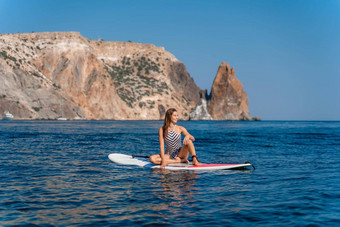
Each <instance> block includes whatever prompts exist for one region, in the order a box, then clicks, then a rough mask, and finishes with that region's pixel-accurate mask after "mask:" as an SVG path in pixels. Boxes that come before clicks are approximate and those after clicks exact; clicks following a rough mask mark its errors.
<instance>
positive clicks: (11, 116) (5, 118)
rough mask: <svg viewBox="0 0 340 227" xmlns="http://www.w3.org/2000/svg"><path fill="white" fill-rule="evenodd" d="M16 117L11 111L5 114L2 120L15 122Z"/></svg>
mask: <svg viewBox="0 0 340 227" xmlns="http://www.w3.org/2000/svg"><path fill="white" fill-rule="evenodd" d="M13 119H14V116H13V114H11V113H10V112H9V111H5V112H4V116H3V117H2V120H13Z"/></svg>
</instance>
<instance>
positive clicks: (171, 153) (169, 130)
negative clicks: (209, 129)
mask: <svg viewBox="0 0 340 227" xmlns="http://www.w3.org/2000/svg"><path fill="white" fill-rule="evenodd" d="M177 120H178V113H177V110H176V109H174V108H170V109H168V110H167V111H166V113H165V118H164V125H163V126H162V127H160V129H159V132H158V135H159V145H160V154H155V155H152V156H151V157H150V161H151V162H152V163H154V164H157V165H161V168H164V167H165V166H166V165H168V164H171V163H180V162H187V163H188V162H189V161H188V156H189V153H190V154H191V156H192V163H193V164H194V165H199V162H198V160H197V156H196V151H195V147H194V144H193V141H195V138H194V137H193V136H192V135H190V134H189V133H188V131H187V130H186V129H185V128H184V127H182V126H179V125H175V124H176V123H177ZM182 133H183V135H184V136H185V137H184V139H183V146H182V144H181V134H182ZM164 142H165V145H166V150H165V153H164Z"/></svg>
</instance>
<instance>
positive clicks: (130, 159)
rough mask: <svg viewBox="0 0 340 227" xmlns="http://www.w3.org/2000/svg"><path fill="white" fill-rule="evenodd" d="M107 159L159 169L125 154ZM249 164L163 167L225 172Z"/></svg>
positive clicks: (110, 155) (141, 158)
mask: <svg viewBox="0 0 340 227" xmlns="http://www.w3.org/2000/svg"><path fill="white" fill-rule="evenodd" d="M109 159H110V160H111V161H112V162H114V163H117V164H121V165H135V166H140V167H150V168H160V167H161V166H160V165H155V164H153V163H151V162H150V161H149V159H148V158H144V157H133V156H131V155H126V154H118V153H115V154H109ZM251 166H252V164H251V163H237V164H203V163H201V164H200V165H192V164H189V165H188V164H186V163H175V164H169V165H167V166H165V169H168V170H198V171H202V170H227V169H242V168H246V167H251Z"/></svg>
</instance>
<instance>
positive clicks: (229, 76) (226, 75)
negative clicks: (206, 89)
mask: <svg viewBox="0 0 340 227" xmlns="http://www.w3.org/2000/svg"><path fill="white" fill-rule="evenodd" d="M208 112H209V113H210V115H211V117H212V119H214V120H251V118H250V114H249V110H248V97H247V94H246V93H245V91H244V90H243V86H242V84H241V82H240V81H239V80H238V79H236V77H235V70H234V68H230V66H229V64H228V63H226V62H222V63H221V64H220V66H219V68H218V70H217V74H216V77H215V80H214V83H213V85H212V88H211V94H210V100H209V101H208Z"/></svg>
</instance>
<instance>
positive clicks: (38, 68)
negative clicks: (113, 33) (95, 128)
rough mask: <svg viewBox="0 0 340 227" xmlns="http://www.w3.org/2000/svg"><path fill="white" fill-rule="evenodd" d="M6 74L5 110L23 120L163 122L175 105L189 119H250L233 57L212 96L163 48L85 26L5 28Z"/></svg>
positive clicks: (0, 107)
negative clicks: (92, 32)
mask: <svg viewBox="0 0 340 227" xmlns="http://www.w3.org/2000/svg"><path fill="white" fill-rule="evenodd" d="M0 79H1V81H2V82H1V83H0V113H3V112H4V111H5V110H9V111H10V112H11V113H12V114H13V115H14V117H15V119H56V118H58V117H66V118H68V119H114V120H158V119H163V118H164V114H165V112H166V110H167V109H168V108H170V107H174V108H176V109H177V110H178V114H179V118H180V119H183V120H188V119H189V115H190V119H192V120H248V119H250V118H249V111H248V99H247V95H246V93H245V92H244V91H243V87H242V84H241V83H240V81H238V80H237V79H236V78H235V72H234V69H233V68H231V69H230V67H229V65H228V64H227V63H222V64H221V65H220V67H219V70H218V72H217V75H216V78H215V81H214V84H213V86H212V90H211V94H210V95H209V96H208V95H207V94H206V90H201V89H200V88H199V87H197V85H196V84H195V82H194V80H193V79H192V78H191V77H190V75H189V73H188V72H187V70H186V67H185V65H184V64H183V63H182V62H180V61H178V60H177V59H176V57H175V56H173V55H172V54H171V53H169V52H167V51H165V50H164V48H163V47H156V46H154V45H152V44H140V43H132V42H106V41H94V40H90V39H86V38H84V37H82V36H81V35H80V34H79V33H77V32H43V33H25V34H0ZM190 113H191V114H190Z"/></svg>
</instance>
